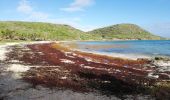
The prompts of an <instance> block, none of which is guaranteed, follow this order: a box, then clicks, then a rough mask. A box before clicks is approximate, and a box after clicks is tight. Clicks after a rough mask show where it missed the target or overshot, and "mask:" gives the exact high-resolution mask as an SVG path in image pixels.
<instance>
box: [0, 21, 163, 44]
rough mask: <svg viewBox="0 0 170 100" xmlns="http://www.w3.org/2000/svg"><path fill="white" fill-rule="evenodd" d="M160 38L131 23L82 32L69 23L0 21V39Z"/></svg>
mask: <svg viewBox="0 0 170 100" xmlns="http://www.w3.org/2000/svg"><path fill="white" fill-rule="evenodd" d="M112 39H161V38H160V37H159V36H155V35H152V34H151V33H149V32H147V31H145V30H143V29H141V28H140V27H138V26H136V25H133V24H119V25H113V26H110V27H105V28H100V29H96V30H94V31H91V32H83V31H81V30H78V29H75V28H73V27H71V26H69V25H62V24H50V23H41V22H17V21H4V22H0V40H24V41H25V40H33V41H35V40H37V41H38V40H112Z"/></svg>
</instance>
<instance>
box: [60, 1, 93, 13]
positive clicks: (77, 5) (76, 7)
mask: <svg viewBox="0 0 170 100" xmlns="http://www.w3.org/2000/svg"><path fill="white" fill-rule="evenodd" d="M93 3H94V0H74V2H73V3H71V4H70V5H69V6H68V7H66V8H61V10H63V11H67V12H76V11H83V10H84V9H85V8H86V7H88V6H90V5H92V4H93Z"/></svg>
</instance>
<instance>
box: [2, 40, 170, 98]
mask: <svg viewBox="0 0 170 100" xmlns="http://www.w3.org/2000/svg"><path fill="white" fill-rule="evenodd" d="M62 42H63V41H62ZM62 42H61V41H60V42H59V41H57V42H39V43H31V44H24V45H16V46H15V45H12V46H10V48H8V49H9V52H7V53H6V58H5V60H2V61H1V62H2V63H9V65H8V66H9V67H8V68H7V72H8V71H10V72H13V73H14V75H13V77H14V78H21V79H22V80H24V81H25V82H27V83H29V84H32V86H33V87H36V86H38V85H42V86H43V87H47V88H55V87H57V88H59V89H60V88H61V89H64V90H65V89H66V90H67V89H69V90H73V91H76V92H81V93H84V92H85V93H88V92H95V91H100V92H101V93H104V94H106V95H110V93H111V94H112V93H113V94H114V95H119V96H120V95H128V94H131V95H134V94H136V93H137V94H141V93H144V94H145V92H146V90H147V89H149V87H150V86H154V85H155V84H156V83H157V82H162V81H166V80H169V79H168V78H169V76H168V75H169V74H170V71H168V72H166V71H165V72H164V74H162V72H159V66H156V65H154V64H153V63H152V62H151V61H149V60H147V59H138V60H130V59H122V58H117V57H110V56H107V55H98V54H92V53H87V52H81V51H76V50H74V48H67V47H65V45H63V44H62ZM157 67H158V68H157ZM117 87H119V88H117ZM149 95H150V94H149Z"/></svg>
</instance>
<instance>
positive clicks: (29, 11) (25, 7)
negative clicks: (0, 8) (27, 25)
mask: <svg viewBox="0 0 170 100" xmlns="http://www.w3.org/2000/svg"><path fill="white" fill-rule="evenodd" d="M17 11H18V12H20V13H22V14H26V15H27V16H28V18H27V19H30V20H31V19H32V20H33V21H35V20H43V19H46V18H48V16H49V14H47V13H43V12H39V11H35V10H34V8H33V7H32V6H31V4H30V2H29V1H28V0H21V1H20V2H19V5H18V7H17Z"/></svg>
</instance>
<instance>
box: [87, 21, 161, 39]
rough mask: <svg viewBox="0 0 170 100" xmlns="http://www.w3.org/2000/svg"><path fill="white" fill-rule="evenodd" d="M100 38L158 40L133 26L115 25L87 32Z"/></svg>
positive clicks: (156, 37) (157, 37)
mask: <svg viewBox="0 0 170 100" xmlns="http://www.w3.org/2000/svg"><path fill="white" fill-rule="evenodd" d="M88 33H89V34H95V35H97V36H101V37H102V38H103V39H106V40H107V39H139V40H159V39H163V38H162V37H160V36H156V35H153V34H151V33H150V32H148V31H146V30H144V29H142V28H140V27H139V26H137V25H135V24H117V25H112V26H108V27H104V28H99V29H95V30H93V31H90V32H88Z"/></svg>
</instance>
